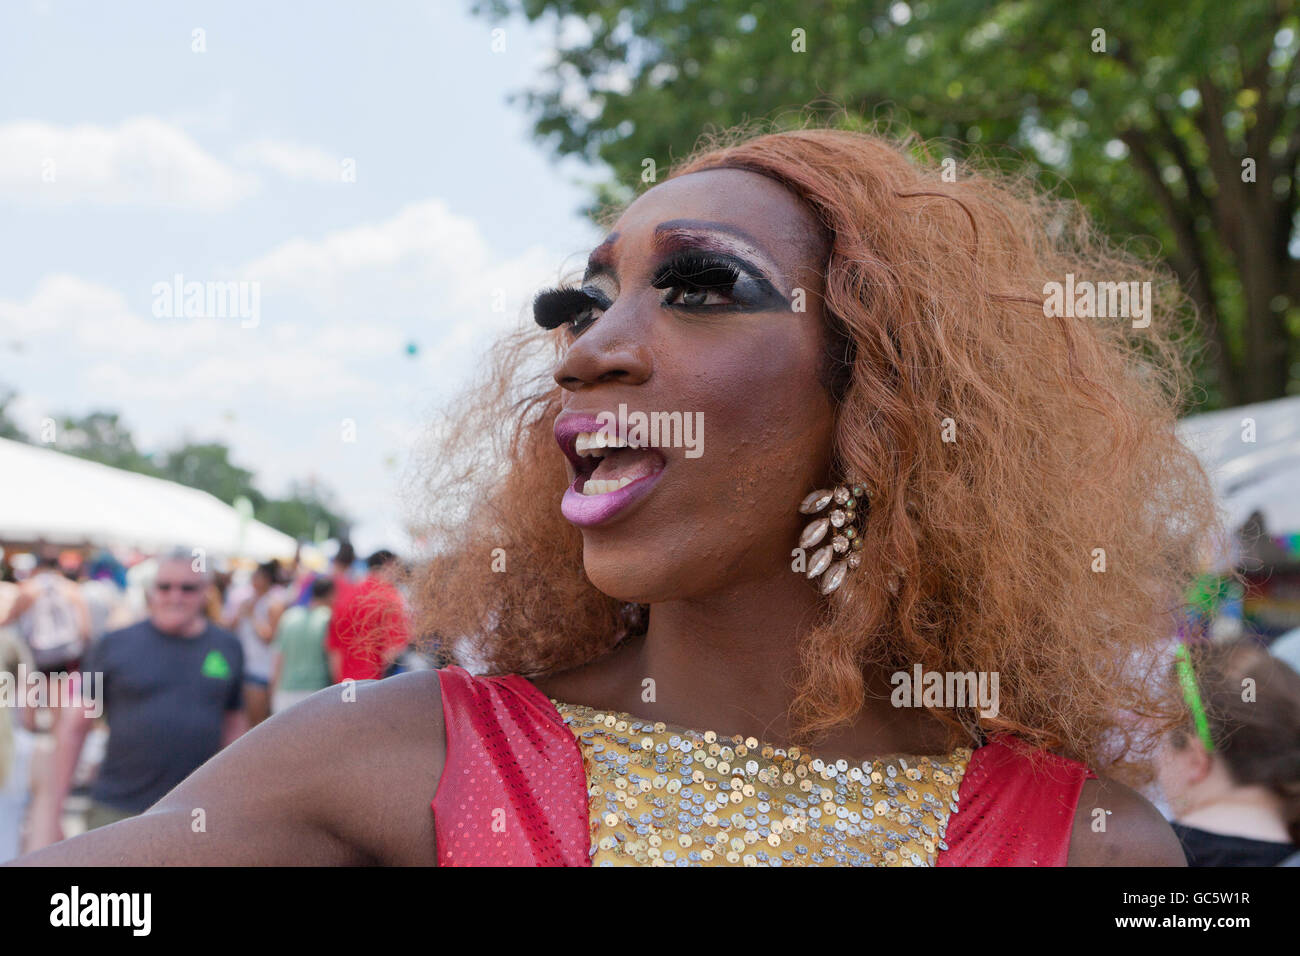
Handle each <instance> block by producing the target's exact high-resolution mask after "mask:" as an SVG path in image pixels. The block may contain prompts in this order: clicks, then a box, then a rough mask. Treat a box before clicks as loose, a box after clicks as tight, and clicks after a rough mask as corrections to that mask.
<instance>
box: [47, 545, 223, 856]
mask: <svg viewBox="0 0 1300 956" xmlns="http://www.w3.org/2000/svg"><path fill="white" fill-rule="evenodd" d="M200 564H201V563H200V562H198V561H196V560H195V559H194V558H193V557H192V555H191V552H189V551H188V550H177V551H174V552H171V553H169V554H167V555H165V556H163V557H160V558H159V559H158V570H157V574H156V576H155V578H154V580H153V583H152V584H151V586H150V588H149V617H148V618H146V619H145V620H143V621H141V622H140V623H138V624H134V625H132V626H130V627H127V628H123V629H122V630H119V631H112V632H110V633H108V634H105V635H104V636H103V637H102V638H101V639H100V640H99V641H98V642H97V643H96V644H95V645H94V646H93V647H92V648H91V651H90V653H89V655H88V656H87V658H86V660H85V661H84V662H83V665H82V672H83V673H85V674H92V675H94V677H93V684H94V686H92V687H90V688H88V689H87V691H86V692H87V694H90V693H95V694H99V695H102V704H103V712H104V717H105V719H106V720H107V722H108V727H109V735H108V751H107V753H106V754H105V756H104V762H103V764H102V765H101V766H100V769H99V774H98V777H97V778H96V780H95V784H94V787H93V789H92V790H91V801H92V802H91V808H90V812H89V814H88V815H87V826H88V828H91V829H93V828H95V827H99V826H105V825H107V824H110V823H116V822H117V821H119V820H124V819H126V818H127V817H131V816H135V815H136V814H138V813H142V812H144V811H145V810H147V809H148V808H149V807H150V806H152V805H153V804H154V803H155V802H157V801H158V800H159V799H161V798H162V797H163V796H164V795H165V794H166V793H167V792H168V791H169V790H171V789H172V787H174V786H176V784H178V783H180V782H181V781H182V780H184V779H185V778H186V777H188V776H189V775H190V773H192V772H193V771H194V770H196V769H197V768H198V767H199V766H201V765H202V764H203V763H204V762H206V761H207V759H208V758H209V757H211V756H212V755H213V754H215V753H216V752H217V751H218V750H220V749H221V748H222V747H225V746H226V745H227V744H229V743H230V742H232V741H233V740H234V739H235V738H236V737H238V736H239V735H240V734H241V733H243V732H244V731H245V730H246V729H247V727H248V725H247V719H246V718H245V716H244V712H243V704H244V702H243V694H242V685H243V678H244V655H243V650H242V648H241V647H240V643H239V639H238V638H237V637H235V635H233V634H231V633H230V632H229V631H226V630H223V629H222V628H219V627H217V626H216V625H214V624H212V623H211V622H210V621H208V620H207V618H206V617H205V616H204V613H203V611H204V600H205V597H206V593H207V588H208V584H209V573H208V572H207V571H206V570H196V565H200ZM93 725H94V719H93V718H92V717H90V716H87V715H86V713H84V712H83V711H82V710H79V709H75V708H69V709H67V710H66V712H65V713H64V715H63V717H62V718H61V719H60V721H59V723H58V726H57V727H56V730H55V733H56V743H55V754H54V760H53V761H52V762H51V776H50V779H49V781H48V785H47V786H45V787H43V788H41V789H42V793H41V794H40V796H39V797H38V798H37V801H36V805H35V806H34V807H33V817H32V831H33V832H32V839H33V842H34V843H35V845H36V846H44V845H46V844H48V843H52V842H55V841H57V840H59V839H62V833H61V831H60V828H59V819H60V816H61V813H62V807H63V801H64V798H65V797H66V795H67V792H68V788H69V786H70V784H71V781H72V775H73V771H74V770H75V768H76V765H77V759H78V757H79V756H80V754H81V748H82V745H83V744H84V743H85V739H86V735H87V734H88V733H89V732H90V730H91V728H92V726H93ZM33 848H34V847H33Z"/></svg>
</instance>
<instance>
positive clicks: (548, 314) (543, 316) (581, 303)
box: [533, 287, 610, 335]
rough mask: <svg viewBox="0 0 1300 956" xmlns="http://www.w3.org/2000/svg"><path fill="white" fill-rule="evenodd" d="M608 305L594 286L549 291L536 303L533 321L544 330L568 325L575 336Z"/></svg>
mask: <svg viewBox="0 0 1300 956" xmlns="http://www.w3.org/2000/svg"><path fill="white" fill-rule="evenodd" d="M609 306H610V302H609V300H608V299H607V298H606V296H605V294H604V293H603V292H601V291H600V290H599V289H596V288H594V287H584V288H581V289H576V288H572V287H568V288H564V287H562V288H557V289H548V290H547V291H545V292H542V293H540V294H539V295H538V296H537V298H535V299H534V300H533V321H535V322H536V323H537V324H538V325H540V326H541V327H542V328H544V329H558V328H559V327H560V326H567V327H568V329H569V332H570V333H571V334H572V335H581V334H582V333H583V332H584V331H585V330H586V329H587V327H588V326H590V325H591V323H593V322H595V321H596V320H597V319H598V318H600V316H601V315H602V314H603V313H604V311H605V310H606V309H608V308H609Z"/></svg>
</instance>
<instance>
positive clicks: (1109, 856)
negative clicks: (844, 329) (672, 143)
mask: <svg viewBox="0 0 1300 956" xmlns="http://www.w3.org/2000/svg"><path fill="white" fill-rule="evenodd" d="M682 220H689V221H691V223H692V225H691V226H690V227H689V229H683V228H682V227H680V223H681V221H682ZM665 223H677V224H679V226H678V229H677V233H674V236H675V238H676V241H677V242H678V243H679V245H680V243H681V241H682V240H681V236H680V235H678V233H680V232H683V231H685V232H689V233H690V234H691V235H692V236H696V237H707V238H708V239H709V241H713V242H715V243H719V244H720V243H723V242H725V243H726V244H727V246H726V248H727V249H728V250H729V251H730V253H731V254H734V255H736V256H738V257H740V258H742V259H743V260H744V261H746V262H747V263H748V264H750V265H752V266H753V267H754V268H755V269H756V270H757V271H759V272H761V273H762V274H763V275H764V276H765V277H766V278H767V280H768V281H769V283H770V286H771V289H774V290H775V292H776V293H777V294H779V296H780V297H781V300H784V302H787V303H788V302H789V301H791V299H792V298H793V296H794V290H795V289H796V288H801V289H804V290H806V292H807V297H806V302H807V304H806V311H805V312H801V313H800V312H795V313H793V314H792V312H791V310H790V308H789V306H788V305H785V304H781V300H777V299H773V298H772V296H771V294H770V291H771V290H759V292H758V293H755V292H754V287H751V289H750V292H751V293H752V294H751V295H749V296H748V297H747V298H746V299H745V301H744V302H743V303H740V304H739V305H737V303H735V302H728V301H727V297H726V296H725V295H723V294H721V293H717V294H710V295H709V296H708V297H707V300H705V299H698V298H697V299H695V300H694V304H695V305H709V304H712V305H717V306H727V307H726V308H719V309H714V310H709V309H707V308H703V309H691V308H686V307H685V306H686V305H687V303H686V302H684V301H683V300H682V299H681V298H680V296H676V295H674V294H672V293H666V292H665V290H663V289H655V288H651V286H650V281H651V278H652V276H653V275H654V274H655V271H656V268H657V267H658V266H659V265H660V264H661V263H662V261H663V259H664V254H663V253H662V252H660V251H657V250H656V248H655V231H656V228H657V227H659V226H662V225H663V224H665ZM705 223H721V224H723V225H724V226H731V227H738V228H740V229H741V230H743V231H744V233H746V234H747V236H748V237H749V238H748V240H739V239H737V237H736V235H735V234H734V231H729V230H715V229H713V228H711V227H708V226H706V225H704V224H705ZM610 239H611V240H612V242H610V243H608V244H607V245H606V246H604V247H602V250H601V255H600V256H598V257H596V258H597V260H598V264H599V263H600V262H603V263H604V266H605V269H606V272H605V273H604V274H602V275H599V276H594V277H592V282H593V283H594V284H599V286H600V288H602V289H603V290H605V293H606V294H607V296H608V299H609V301H610V305H609V306H608V308H607V309H605V310H604V311H603V312H602V313H600V314H598V315H596V316H595V320H594V321H589V322H588V323H587V324H586V325H585V326H584V327H583V328H582V329H580V330H578V334H576V335H574V334H573V331H572V330H569V329H562V330H560V331H559V332H557V333H556V334H558V335H562V336H565V338H566V340H567V341H568V342H570V345H569V347H568V349H567V351H566V353H565V355H564V357H563V359H562V360H561V361H560V363H559V365H558V366H557V368H556V370H555V378H556V381H557V382H558V383H559V384H560V386H561V387H562V388H563V389H564V390H565V396H564V406H565V411H566V413H567V412H591V413H597V412H600V411H602V410H613V409H616V408H617V406H618V404H619V403H620V402H623V403H626V404H627V405H628V407H629V408H630V409H643V410H646V411H681V412H684V413H694V412H697V411H699V412H703V413H704V421H705V424H706V431H705V444H704V448H705V453H704V454H703V455H702V456H700V457H698V458H693V459H687V458H686V457H685V455H684V449H680V448H679V449H664V450H663V451H664V454H665V457H666V458H667V462H666V465H665V469H664V473H663V475H662V476H661V478H660V480H659V482H658V484H657V485H656V486H655V487H654V488H653V489H652V490H651V492H650V493H649V494H648V495H647V496H645V497H644V498H641V499H640V500H638V501H636V502H634V503H633V505H632V506H630V507H629V508H628V509H626V510H625V511H623V512H620V513H619V514H617V515H615V516H614V518H613V519H611V520H608V521H606V522H604V523H602V524H601V525H599V526H597V527H588V528H584V529H583V545H584V551H583V558H584V565H585V568H586V571H587V574H588V575H589V577H590V578H591V580H592V582H593V583H594V584H596V586H597V587H599V588H600V589H601V590H602V591H604V592H605V593H607V594H610V595H612V596H614V597H617V598H620V599H623V600H628V601H639V602H642V603H648V604H650V605H651V608H652V611H651V616H650V628H649V632H648V634H647V635H646V636H645V637H644V638H638V639H633V640H629V641H626V642H624V643H623V644H622V645H620V646H619V647H618V648H617V649H615V650H614V651H612V652H610V653H609V654H607V655H605V656H604V657H602V658H600V659H599V660H596V661H593V662H591V663H589V664H587V665H585V666H583V667H579V668H576V669H574V670H571V671H567V672H565V673H562V674H556V675H552V676H549V677H547V678H544V679H538V680H537V681H535V682H534V683H535V684H536V685H537V686H538V687H539V688H540V689H541V690H542V691H543V692H544V693H546V694H548V695H550V696H552V697H555V698H557V699H561V700H564V701H568V702H571V703H581V704H589V705H592V706H595V707H598V708H601V709H606V710H616V711H622V712H627V713H632V714H636V715H637V716H641V717H645V718H648V719H651V720H662V721H664V722H665V723H669V724H677V725H682V726H688V727H695V728H699V729H712V730H716V731H717V732H719V733H723V734H734V733H740V734H744V735H746V736H755V737H758V738H760V739H762V740H765V741H770V742H773V743H779V742H781V741H782V740H786V739H789V737H790V732H791V725H790V722H789V718H788V711H789V706H790V703H791V701H792V700H793V695H794V690H793V686H792V683H791V680H790V677H789V675H790V674H791V673H792V672H793V671H794V669H795V665H796V664H797V655H796V647H797V646H798V642H799V638H800V635H801V634H802V633H803V632H804V630H805V629H806V628H807V627H808V624H809V621H810V618H811V614H812V612H813V610H814V609H815V607H816V602H817V601H819V600H821V598H820V597H819V595H818V594H817V592H816V590H815V589H814V588H813V587H812V586H811V585H810V584H809V583H808V582H807V581H805V580H804V579H803V578H802V576H800V575H796V574H793V573H791V571H790V567H789V562H790V550H791V548H792V547H793V543H794V541H795V539H796V538H797V536H798V532H799V529H800V527H801V524H802V522H801V521H800V516H799V515H798V513H797V511H796V509H795V505H796V504H797V503H798V502H799V501H800V500H801V499H802V497H803V496H804V495H805V494H807V492H808V491H810V490H811V489H813V488H815V487H821V486H822V485H824V484H825V481H826V478H827V474H828V471H829V467H830V460H829V451H830V447H831V442H832V434H833V424H834V410H833V407H832V405H831V402H830V399H829V397H828V396H827V394H826V392H825V389H824V388H822V387H821V386H820V385H819V379H818V369H819V354H820V350H821V349H822V348H823V346H824V338H823V336H824V331H823V322H822V316H821V314H820V311H819V307H818V304H817V303H818V293H819V292H820V288H821V284H820V280H819V279H818V270H819V268H820V265H821V263H822V262H824V261H825V257H826V250H825V249H824V248H823V247H822V246H821V244H820V241H819V240H818V239H817V237H816V232H815V230H814V223H813V221H812V218H811V216H810V214H809V213H808V211H807V210H806V209H805V208H804V207H803V205H802V204H801V203H800V202H799V201H798V199H797V198H796V197H794V196H793V195H792V194H790V193H789V192H787V191H786V190H785V189H784V188H783V187H781V186H780V185H778V184H776V183H774V182H772V181H771V180H768V179H766V178H765V177H762V176H758V175H755V174H753V173H748V172H742V171H738V170H711V171H707V172H701V173H695V174H691V175H689V176H684V177H681V178H678V179H674V180H669V181H667V182H665V183H663V184H661V185H659V186H656V187H655V188H654V189H652V190H650V191H649V192H647V193H646V194H645V195H644V196H642V197H641V198H639V199H638V200H637V201H636V202H635V203H633V204H632V205H631V206H630V207H629V208H628V210H627V211H626V212H625V213H624V214H623V216H622V217H621V218H620V219H619V221H618V223H617V224H615V227H614V230H613V232H612V233H611V236H610ZM691 241H694V240H691ZM719 247H720V246H715V248H719ZM760 293H761V294H760ZM666 298H668V299H672V300H673V303H669V304H666V303H665V299H666ZM674 304H676V305H677V306H679V307H673V305H674ZM556 454H561V452H560V451H559V450H558V449H557V451H556ZM646 678H652V679H653V680H654V681H655V698H654V701H653V702H652V703H647V702H645V701H643V699H642V693H643V687H644V685H643V681H644V680H645V679H646ZM868 687H869V693H868V694H867V698H866V701H865V703H864V704H863V707H862V709H861V711H860V712H859V713H858V715H857V717H856V718H855V719H854V721H853V722H852V723H850V724H848V725H846V726H843V727H841V728H839V729H838V730H836V731H835V732H834V733H832V734H831V735H829V736H828V737H827V738H825V739H824V740H823V741H821V742H820V743H819V745H818V747H817V752H818V753H819V754H820V755H823V756H826V757H830V758H836V757H840V756H843V757H847V758H850V759H853V760H856V761H861V760H866V759H870V758H874V757H877V756H882V755H887V754H892V753H911V754H918V753H943V752H946V750H947V748H946V746H945V744H946V741H945V735H944V729H943V727H942V726H941V725H940V724H939V723H938V721H937V720H936V719H935V718H933V717H932V716H930V715H928V714H926V713H924V712H923V711H916V710H910V709H895V708H893V707H891V706H890V705H889V701H888V695H889V690H890V685H889V682H888V675H886V674H870V675H868ZM444 746H445V745H444V735H443V726H442V709H441V698H440V695H439V689H438V680H437V677H436V675H435V674H433V673H432V672H415V673H409V674H403V675H400V676H398V677H395V678H390V679H388V680H385V681H382V682H362V683H361V684H358V685H357V694H356V700H355V701H345V700H344V699H343V692H342V690H341V689H340V688H337V687H336V688H329V689H327V690H323V691H320V692H319V693H317V694H315V695H314V696H313V697H311V698H310V699H308V700H307V701H304V702H303V703H302V704H300V705H298V706H297V707H294V708H291V709H290V710H288V711H286V712H285V713H283V714H280V715H277V716H275V717H273V718H272V719H270V720H268V721H266V722H265V723H263V724H261V725H259V726H258V727H256V728H255V729H254V730H252V731H251V732H249V733H247V734H245V735H244V736H243V737H241V738H240V739H239V740H237V741H236V742H235V743H234V744H233V745H231V746H230V747H229V748H227V749H226V750H224V751H222V752H221V753H220V754H218V755H217V756H216V757H214V758H213V759H212V760H210V761H209V762H208V763H207V764H205V765H204V766H203V767H202V768H200V769H199V770H198V771H196V772H195V773H194V774H193V775H192V776H191V777H190V778H189V779H187V780H186V781H185V782H184V783H182V784H181V785H180V786H179V787H177V788H176V789H175V790H173V791H172V792H171V793H170V794H168V796H167V797H165V798H164V799H163V800H162V801H160V802H159V803H158V804H157V805H156V806H155V807H154V808H152V809H151V810H150V811H149V812H148V813H147V814H145V815H144V816H141V817H137V818H134V819H131V820H126V821H123V822H122V823H118V824H114V825H113V826H110V827H106V828H103V829H101V830H98V831H95V832H93V833H91V834H87V835H85V836H82V837H77V838H75V839H73V840H69V841H66V842H64V843H61V844H58V845H56V846H53V847H50V848H49V849H47V850H44V851H42V852H41V853H39V854H34V855H32V856H29V857H26V858H24V859H23V862H24V863H31V864H38V863H39V864H42V865H46V864H48V865H68V864H81V865H84V864H87V863H92V864H123V863H134V864H198V863H227V864H250V863H259V864H279V863H300V864H311V865H324V864H361V863H389V864H426V865H432V864H435V863H436V853H435V846H434V827H433V816H432V811H431V810H430V807H429V802H430V800H431V799H432V797H433V794H434V792H435V790H436V787H437V783H438V779H439V775H440V773H441V770H442V766H443V762H444ZM1095 807H1101V808H1103V809H1107V810H1110V811H1111V813H1110V814H1109V815H1108V816H1106V832H1105V833H1094V832H1093V831H1092V821H1093V818H1094V817H1093V808H1095ZM195 808H203V810H204V811H205V815H206V829H207V832H206V833H203V834H195V833H193V832H192V827H191V822H192V820H193V819H194V813H193V811H194V809H195ZM1069 863H1070V865H1144V866H1160V865H1168V866H1180V865H1184V860H1183V854H1182V851H1181V849H1180V848H1179V845H1178V842H1177V838H1176V837H1175V836H1174V834H1173V831H1172V830H1171V829H1170V828H1169V826H1168V825H1167V824H1166V823H1165V822H1164V820H1163V819H1162V818H1161V816H1160V815H1159V813H1158V812H1157V811H1156V810H1155V809H1154V808H1153V807H1152V806H1151V805H1150V804H1149V803H1148V802H1147V801H1146V800H1144V799H1143V798H1142V797H1141V796H1139V795H1138V794H1136V793H1135V792H1133V791H1132V790H1129V789H1128V788H1125V787H1123V786H1121V785H1119V784H1117V783H1114V782H1111V781H1089V782H1088V783H1087V784H1085V786H1084V791H1083V794H1082V796H1081V799H1080V801H1079V807H1078V812H1077V813H1076V817H1075V827H1074V831H1073V837H1072V840H1071V847H1070V856H1069Z"/></svg>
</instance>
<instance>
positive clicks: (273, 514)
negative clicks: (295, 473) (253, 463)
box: [254, 480, 350, 540]
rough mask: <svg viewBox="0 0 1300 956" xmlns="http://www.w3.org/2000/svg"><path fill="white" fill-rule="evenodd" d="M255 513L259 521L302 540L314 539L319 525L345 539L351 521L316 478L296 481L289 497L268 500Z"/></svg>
mask: <svg viewBox="0 0 1300 956" xmlns="http://www.w3.org/2000/svg"><path fill="white" fill-rule="evenodd" d="M254 513H255V515H256V516H257V519H258V520H259V521H264V522H266V523H267V524H269V525H270V526H271V527H273V528H276V529H278V530H280V531H283V532H284V533H285V534H291V535H293V536H294V537H295V538H298V539H300V540H311V539H313V538H314V537H315V536H316V531H317V526H318V525H323V526H324V527H325V533H326V535H328V536H329V537H338V538H345V537H347V532H348V527H349V524H350V522H349V521H348V520H347V518H346V517H344V516H343V515H342V514H341V513H340V512H339V511H338V510H337V505H336V503H335V501H334V496H333V495H332V494H331V493H330V492H329V491H328V490H326V489H325V488H324V487H322V486H321V485H320V484H319V483H317V482H316V481H314V480H312V481H308V482H294V483H293V484H291V485H290V487H289V495H288V497H286V498H281V499H267V500H266V501H265V502H264V504H263V505H262V506H261V507H260V508H256V507H255V509H254Z"/></svg>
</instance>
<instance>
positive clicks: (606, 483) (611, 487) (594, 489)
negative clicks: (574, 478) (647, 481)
mask: <svg viewBox="0 0 1300 956" xmlns="http://www.w3.org/2000/svg"><path fill="white" fill-rule="evenodd" d="M630 484H632V479H631V478H619V479H618V480H617V481H614V480H613V479H609V480H600V479H596V478H589V479H587V480H586V481H585V482H583V484H582V493H583V494H584V495H604V494H608V493H609V492H611V491H618V489H620V488H622V487H623V486H625V485H630Z"/></svg>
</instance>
